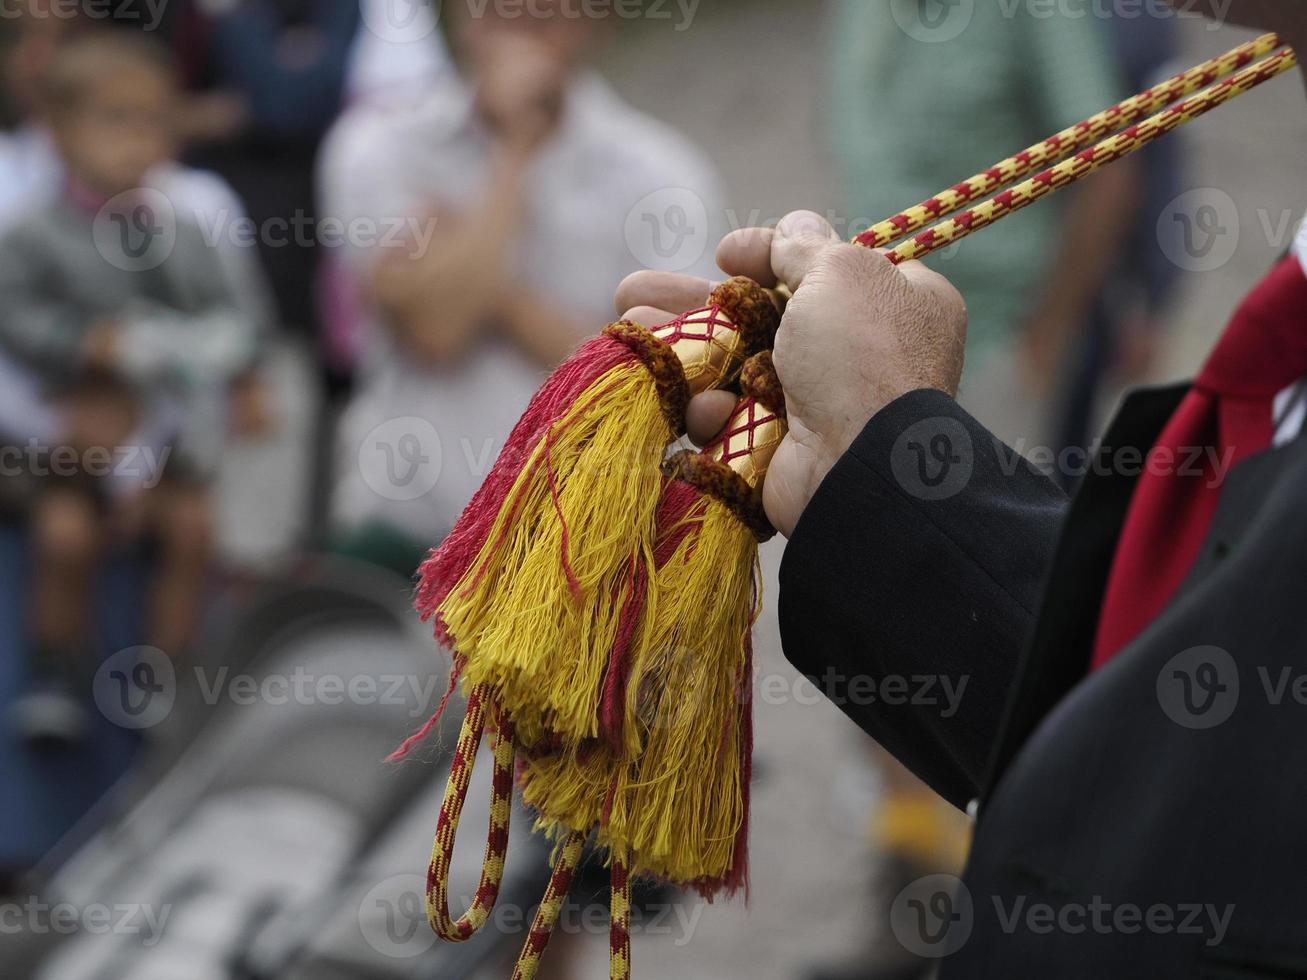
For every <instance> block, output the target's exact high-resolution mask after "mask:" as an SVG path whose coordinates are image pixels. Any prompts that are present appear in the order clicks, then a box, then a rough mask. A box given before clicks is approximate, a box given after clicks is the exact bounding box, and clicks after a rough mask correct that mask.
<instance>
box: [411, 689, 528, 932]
mask: <svg viewBox="0 0 1307 980" xmlns="http://www.w3.org/2000/svg"><path fill="white" fill-rule="evenodd" d="M488 712H494V715H495V747H494V755H495V770H494V777H493V780H492V783H493V785H492V789H491V793H490V826H489V829H488V831H487V833H486V853H485V858H484V859H483V861H482V864H481V881H480V883H479V884H478V885H477V891H476V897H475V898H473V900H472V905H471V907H469V908H468V910H467V912H465V913H464V914H463V916H462V917H461V918H459V919H458V920H454V919H453V918H452V917H451V916H450V914H449V869H450V865H451V864H452V863H453V858H454V837H455V835H456V834H457V833H458V820H459V817H460V816H461V814H462V812H463V804H464V803H465V802H466V801H467V791H468V785H469V784H470V783H471V780H472V767H473V766H474V765H475V764H476V756H477V750H478V749H479V748H480V747H481V738H482V735H483V734H484V733H485V728H486V716H487V713H488ZM513 756H514V746H513V729H512V726H511V724H510V723H509V721H508V719H507V718H506V717H505V716H504V713H503V711H501V710H500V709H499V708H498V707H497V706H496V705H495V703H494V701H493V699H492V696H491V692H490V689H489V687H487V686H485V685H480V686H478V687H475V688H473V689H472V692H471V693H470V694H469V695H468V699H467V713H466V714H465V715H464V716H463V729H462V731H460V732H459V736H458V746H457V747H456V748H455V750H454V759H453V762H451V763H450V767H449V781H448V782H447V783H446V784H445V798H444V800H443V802H442V803H441V805H440V819H439V821H438V822H437V823H436V837H435V841H434V843H433V844H432V846H431V865H430V867H429V868H428V869H427V921H428V922H430V923H431V928H432V929H433V930H434V931H435V933H436V935H438V936H439V937H440V938H441V939H444V940H446V941H448V942H452V943H461V942H464V941H466V940H468V939H471V938H472V937H473V936H475V935H476V934H477V932H479V931H480V929H481V927H482V926H484V925H485V924H486V922H488V921H489V919H490V913H491V911H493V909H494V907H495V902H496V900H497V899H498V898H499V888H500V884H501V883H502V882H503V879H504V855H505V853H506V852H507V851H508V821H509V817H510V816H511V814H512V809H513Z"/></svg>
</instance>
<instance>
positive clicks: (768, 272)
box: [717, 228, 776, 289]
mask: <svg viewBox="0 0 1307 980" xmlns="http://www.w3.org/2000/svg"><path fill="white" fill-rule="evenodd" d="M775 236H776V232H775V230H774V229H772V228H740V229H738V230H736V231H733V232H731V233H730V234H729V235H727V236H726V237H725V238H723V239H722V243H721V244H720V245H718V246H717V265H718V267H719V268H720V269H721V270H722V271H723V272H725V273H727V274H728V275H732V276H748V277H749V278H750V279H752V280H753V281H754V282H756V283H757V284H758V285H759V286H763V287H765V288H768V289H770V288H772V287H774V286H775V285H776V273H775V272H773V271H772V266H771V249H772V240H773V239H774V238H775Z"/></svg>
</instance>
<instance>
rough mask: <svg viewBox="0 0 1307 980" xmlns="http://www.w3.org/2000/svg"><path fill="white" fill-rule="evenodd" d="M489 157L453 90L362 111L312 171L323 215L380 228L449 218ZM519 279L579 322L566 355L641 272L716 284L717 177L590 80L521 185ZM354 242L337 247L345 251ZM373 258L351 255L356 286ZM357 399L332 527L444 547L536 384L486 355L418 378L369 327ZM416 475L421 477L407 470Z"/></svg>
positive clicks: (345, 438) (347, 421)
mask: <svg viewBox="0 0 1307 980" xmlns="http://www.w3.org/2000/svg"><path fill="white" fill-rule="evenodd" d="M489 150H490V142H489V138H488V136H487V134H486V133H485V132H484V130H483V128H482V126H481V124H480V122H479V120H478V119H477V117H476V115H475V112H474V110H473V106H472V102H471V98H470V95H469V93H468V92H467V91H466V88H465V86H464V85H463V84H462V82H461V81H459V80H451V81H450V82H449V84H447V85H444V86H441V87H440V88H438V89H437V90H435V91H432V92H430V93H428V94H426V95H424V96H423V97H422V98H421V99H420V100H417V101H415V102H413V103H411V104H409V105H407V106H398V107H395V106H392V107H359V108H357V109H355V110H353V111H351V112H350V113H348V114H347V115H346V116H345V117H343V118H342V119H341V120H340V122H338V123H337V125H336V127H335V129H334V130H333V132H332V133H331V134H330V135H329V136H328V140H327V143H326V146H325V147H324V150H323V155H322V159H321V170H322V173H321V186H322V188H323V193H324V197H325V200H324V201H323V206H322V208H321V211H322V213H324V214H328V215H332V216H333V217H335V218H338V219H340V220H341V221H343V222H344V223H345V225H346V227H347V228H348V227H350V226H351V225H353V226H355V227H362V226H361V225H358V224H357V222H358V219H360V218H365V217H367V218H372V219H375V220H376V222H377V227H379V228H381V229H383V230H384V229H385V228H386V227H387V226H397V225H398V224H399V223H400V222H402V221H403V220H404V219H406V218H410V217H416V218H419V219H420V218H421V217H422V216H424V215H425V214H427V213H429V211H430V210H431V208H432V207H433V205H435V204H436V203H437V202H439V203H440V204H442V205H444V206H446V207H447V208H449V209H452V210H454V211H457V210H458V209H459V208H461V207H462V206H464V205H466V204H467V203H468V202H471V201H473V200H475V199H476V196H477V195H478V194H479V193H480V192H481V191H482V189H483V188H484V186H485V184H486V176H487V175H486V168H487V161H488V159H489ZM527 179H528V183H529V189H528V193H527V195H526V200H527V201H528V204H527V207H526V210H525V213H523V215H522V219H521V238H520V242H519V248H518V254H517V259H516V265H517V274H518V275H519V276H520V279H521V281H522V282H523V283H524V284H525V285H526V286H527V287H528V288H529V289H530V290H531V291H532V292H535V293H537V294H539V295H542V296H544V297H547V298H548V299H549V300H550V301H551V302H553V303H555V304H557V306H558V307H559V308H560V309H562V310H565V311H568V312H570V313H572V314H573V315H575V316H576V318H577V321H578V323H579V324H580V325H582V332H581V333H579V334H578V336H577V340H578V342H579V341H581V340H582V339H584V338H585V337H586V336H591V335H594V334H596V333H598V331H599V330H600V329H601V328H602V327H603V326H604V325H605V324H607V323H609V322H610V321H611V320H612V319H613V318H614V312H613V308H612V297H613V293H614V290H615V289H616V287H617V284H618V283H619V282H621V280H622V279H623V278H624V277H625V276H626V275H628V274H629V273H631V272H634V271H636V270H637V269H640V268H644V267H646V266H649V265H651V264H658V263H660V262H661V263H662V264H663V266H664V267H665V268H675V269H677V270H683V271H692V272H694V273H696V274H700V275H704V276H710V275H712V274H713V262H712V257H713V249H714V248H715V246H716V243H717V241H718V239H719V237H720V232H722V231H723V230H724V229H722V228H720V227H719V226H718V222H714V221H713V220H712V218H710V216H714V217H717V218H718V219H719V221H720V219H721V217H722V216H723V215H724V212H723V211H722V209H721V205H720V203H719V201H720V196H719V193H718V182H717V177H716V174H715V172H714V170H713V168H712V167H711V165H710V164H709V163H708V162H707V160H706V159H705V157H704V155H703V154H702V153H701V152H700V151H699V150H698V149H697V148H696V147H694V146H693V145H692V144H691V143H689V142H688V141H687V140H686V139H684V138H683V137H681V136H680V135H678V134H677V133H676V132H674V131H673V130H671V129H670V128H668V127H667V126H665V125H663V124H661V123H659V122H656V121H655V120H653V119H651V118H649V117H647V116H645V115H643V114H641V113H639V112H637V111H635V110H634V109H632V108H631V107H630V106H628V105H627V104H625V103H624V102H622V101H621V100H620V99H619V98H618V97H617V95H616V94H615V93H614V92H612V91H611V89H610V88H609V87H608V86H607V84H606V83H605V82H603V81H602V80H601V79H600V78H599V77H598V76H597V75H592V74H587V75H584V76H582V77H581V78H579V79H577V80H576V82H575V83H574V84H573V86H572V89H571V90H570V91H569V94H568V103H567V107H566V110H565V114H564V118H563V120H562V121H561V122H560V125H559V130H558V132H557V133H556V135H555V136H554V137H553V138H552V140H551V141H550V143H549V144H548V145H547V146H545V147H544V148H542V149H541V151H540V152H539V155H538V156H537V158H536V159H535V161H534V163H533V165H532V168H531V172H530V174H529V176H528V178H527ZM347 237H348V235H347ZM380 252H381V249H379V248H376V247H367V246H365V245H361V244H359V243H354V244H347V245H346V248H345V255H346V263H347V266H348V268H349V269H350V270H351V272H352V274H354V275H356V276H358V277H360V279H362V278H363V277H366V275H367V274H368V272H369V270H370V269H371V266H372V263H373V262H375V260H376V258H377V256H378V255H379V254H380ZM365 318H366V320H367V321H368V322H367V323H366V324H365V339H364V351H363V358H362V360H363V363H362V367H361V370H360V386H359V390H358V393H357V395H356V396H355V399H354V401H353V403H352V404H351V405H350V407H349V409H348V411H347V412H346V414H345V417H344V419H343V420H342V425H341V445H340V456H339V459H338V464H339V466H338V469H339V473H338V482H337V487H336V496H335V502H334V510H335V515H336V517H337V519H338V520H339V521H341V522H342V523H343V524H345V525H346V526H355V525H358V524H360V523H363V522H366V521H368V520H384V521H386V522H387V523H390V524H392V525H394V526H396V527H398V528H400V529H402V530H404V531H406V532H408V533H410V534H412V535H415V536H417V537H419V538H421V539H423V540H433V541H434V540H436V539H437V538H439V537H440V536H441V535H443V534H445V533H446V532H447V531H448V530H449V528H450V527H451V525H452V524H453V522H454V520H455V519H456V518H457V517H458V514H459V513H460V512H461V510H462V508H463V506H464V505H465V504H466V503H467V501H468V499H469V498H470V497H471V496H472V494H473V493H474V492H475V491H476V489H477V487H478V486H479V485H480V484H481V481H482V480H483V479H484V477H485V475H486V473H487V472H488V471H489V468H490V466H491V465H492V464H493V462H494V460H495V457H496V456H497V455H498V452H499V449H500V447H501V446H502V445H503V440H504V437H505V436H506V435H507V433H508V431H509V430H510V429H511V428H512V426H513V424H514V423H515V422H516V421H517V419H518V418H519V416H520V415H521V413H522V410H523V409H524V408H525V406H526V403H527V400H528V399H529V398H530V396H531V394H532V393H533V392H534V391H535V390H536V389H537V388H538V387H539V386H540V384H541V382H542V381H543V380H544V378H545V377H546V376H547V374H548V371H547V370H546V369H545V368H544V367H542V366H540V365H539V364H537V363H535V362H534V361H532V360H531V359H530V358H529V357H527V356H526V355H525V354H524V353H523V352H522V351H520V350H519V349H518V348H517V347H515V346H514V345H512V344H511V343H509V342H507V341H504V340H501V339H486V340H482V341H481V342H479V343H478V344H477V345H476V346H475V348H474V349H473V350H472V351H471V352H470V353H469V354H467V355H466V356H464V357H463V358H462V359H460V360H459V361H458V362H457V363H456V364H451V365H450V366H448V367H443V368H432V367H429V366H426V365H421V364H416V363H414V362H413V360H412V359H411V358H410V357H408V356H407V355H406V353H405V351H404V350H403V349H402V348H401V347H399V346H397V344H396V343H395V342H394V340H393V338H392V336H391V334H390V331H389V329H388V328H387V327H386V326H385V325H384V324H381V323H379V322H377V318H376V313H375V311H371V310H369V311H366V312H365ZM416 460H420V461H421V462H420V463H415V462H414V461H416Z"/></svg>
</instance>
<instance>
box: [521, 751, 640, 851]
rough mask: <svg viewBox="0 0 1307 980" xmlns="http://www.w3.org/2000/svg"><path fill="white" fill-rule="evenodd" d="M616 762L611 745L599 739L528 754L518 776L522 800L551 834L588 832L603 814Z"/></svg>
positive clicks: (542, 826)
mask: <svg viewBox="0 0 1307 980" xmlns="http://www.w3.org/2000/svg"><path fill="white" fill-rule="evenodd" d="M616 765H617V763H616V761H615V760H614V757H613V753H612V751H611V749H609V747H608V745H607V744H606V743H604V742H598V741H594V742H587V743H585V744H584V745H574V744H572V745H565V746H563V747H561V748H559V749H557V750H555V751H552V752H548V753H540V754H533V755H528V756H526V757H525V758H524V759H523V761H522V767H521V770H520V776H519V779H518V783H519V785H520V786H521V788H522V801H523V802H524V803H525V804H526V805H527V806H529V807H530V808H531V809H533V810H535V811H536V814H537V815H538V819H537V822H536V825H537V827H539V828H541V829H543V830H545V831H546V832H548V833H549V834H550V835H551V836H555V837H557V836H559V835H562V834H565V833H567V832H570V831H573V830H582V831H586V832H589V831H590V830H591V829H592V828H593V827H595V826H596V825H597V824H598V823H599V821H600V819H601V818H602V817H603V808H604V801H605V800H606V799H607V797H608V791H609V788H610V787H611V786H612V782H613V774H614V772H615V771H616Z"/></svg>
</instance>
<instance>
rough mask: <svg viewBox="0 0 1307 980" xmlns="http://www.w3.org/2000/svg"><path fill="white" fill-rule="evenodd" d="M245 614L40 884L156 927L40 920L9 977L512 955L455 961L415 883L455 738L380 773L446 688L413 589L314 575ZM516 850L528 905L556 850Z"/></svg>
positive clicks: (448, 961)
mask: <svg viewBox="0 0 1307 980" xmlns="http://www.w3.org/2000/svg"><path fill="white" fill-rule="evenodd" d="M232 600H233V597H232V596H228V603H229V608H228V609H227V615H226V616H225V617H223V619H222V633H221V635H220V636H216V637H214V638H213V642H212V643H211V644H210V645H209V646H208V647H207V648H206V652H205V653H204V655H203V656H202V657H201V658H199V659H198V660H197V662H196V663H194V664H193V665H192V669H188V670H186V671H179V672H178V674H177V680H176V685H175V692H172V693H173V694H175V703H174V704H173V706H172V709H171V711H170V713H169V714H168V716H167V718H166V719H165V720H164V721H162V722H161V723H160V725H159V729H158V736H159V737H158V738H157V739H155V740H153V744H152V746H151V749H152V750H151V752H150V753H149V757H148V759H147V761H146V763H145V765H144V766H143V767H142V771H141V773H140V775H139V776H138V778H137V780H136V784H135V786H134V787H132V788H130V789H126V788H125V789H124V790H123V792H122V793H120V794H118V797H117V798H116V799H115V800H114V801H113V802H112V803H111V804H110V805H109V806H107V807H106V808H105V813H104V816H105V819H104V820H103V822H102V824H101V827H99V828H96V831H95V832H94V833H93V834H91V835H90V836H86V835H83V836H82V839H81V840H80V841H79V842H76V843H75V849H73V847H65V848H61V852H60V853H59V854H58V855H57V856H56V857H54V858H53V859H52V860H51V861H50V862H49V866H50V868H51V869H54V870H52V872H51V873H50V874H48V875H47V874H41V875H39V876H38V877H39V878H40V879H43V880H36V881H33V882H31V884H32V885H34V886H35V887H34V888H32V891H31V896H32V897H34V898H36V899H37V901H38V902H39V903H40V904H41V905H42V906H43V907H46V908H49V907H52V906H54V905H56V904H57V903H61V902H62V903H67V905H66V906H65V907H67V908H72V909H77V910H87V909H93V908H96V907H98V906H101V905H106V906H109V907H111V908H117V909H126V908H128V907H130V908H132V909H134V910H136V912H137V913H138V914H137V916H136V917H135V918H134V919H133V920H132V923H133V924H135V925H136V926H138V927H139V930H138V931H131V930H128V929H120V930H113V931H108V932H106V931H101V930H97V929H95V928H92V927H91V924H90V923H89V921H88V922H86V923H83V925H86V926H87V928H84V929H79V930H76V931H74V932H72V933H68V930H66V929H65V930H60V931H62V932H64V933H68V934H65V935H62V936H60V935H50V934H47V935H42V934H40V930H39V924H38V928H37V929H28V930H27V931H26V932H25V933H24V934H21V935H16V936H13V937H8V939H7V941H11V942H12V947H11V949H10V950H8V951H7V956H6V964H5V971H4V975H5V977H6V978H7V980H10V978H17V977H38V978H47V980H79V978H95V980H124V978H132V980H145V978H147V977H168V978H169V980H201V978H203V980H220V978H221V980H238V978H240V980H252V978H273V977H277V978H287V977H304V978H313V980H323V978H326V977H341V978H345V977H348V978H351V980H391V978H394V980H400V978H408V977H418V976H441V977H451V978H452V977H466V976H469V975H471V974H472V973H473V972H475V971H476V970H477V969H478V968H479V967H480V966H481V965H483V964H484V963H486V962H487V961H488V960H494V959H496V958H497V957H499V956H506V955H508V954H509V953H510V952H512V953H515V952H516V949H517V947H518V946H519V945H520V943H521V941H522V936H521V934H520V928H519V927H514V926H505V927H504V928H503V929H502V930H500V929H496V928H491V929H487V930H485V932H484V934H483V935H482V936H479V937H478V940H479V941H474V942H471V943H467V944H464V945H460V946H447V945H444V944H439V943H437V942H436V939H435V936H434V935H433V934H432V933H431V931H430V929H429V927H428V926H427V924H426V920H425V914H424V912H423V908H422V888H423V885H422V883H423V879H422V877H421V874H420V872H421V870H422V869H423V867H424V866H425V861H426V855H427V853H428V852H429V848H430V832H431V821H430V814H431V812H432V810H433V809H435V808H436V807H437V806H438V805H439V798H440V792H441V790H442V788H443V785H444V779H445V775H446V772H447V763H448V758H449V749H450V748H451V747H452V745H453V744H454V741H455V739H454V737H453V732H451V731H447V730H443V731H442V732H441V733H440V737H439V738H438V739H433V740H432V742H431V744H430V745H428V746H424V748H423V750H422V755H423V756H424V758H425V761H417V760H414V761H412V762H409V763H406V764H404V765H402V766H397V767H396V766H385V765H383V764H382V761H381V760H382V758H383V757H384V756H385V755H386V753H387V752H389V751H390V750H391V749H392V748H393V747H394V746H395V745H396V744H397V743H398V741H399V740H400V739H402V738H403V736H404V735H405V734H407V733H408V731H409V730H411V728H412V727H413V726H415V725H416V724H417V723H418V722H419V721H420V720H421V719H422V718H424V717H426V715H427V714H428V713H429V712H430V711H431V710H432V709H433V707H434V703H435V700H436V699H438V698H439V695H440V692H441V691H443V690H444V686H445V682H444V677H443V676H441V674H440V669H439V661H437V660H435V659H434V658H433V657H432V655H431V649H430V641H429V638H428V636H427V631H426V629H425V628H424V627H422V626H421V625H420V624H419V623H418V622H417V621H416V618H415V617H413V615H412V613H411V611H410V610H409V606H408V601H407V598H406V584H405V583H404V582H403V581H402V580H398V579H395V578H393V577H391V576H390V575H387V574H384V573H381V572H378V571H375V570H371V569H368V568H365V567H360V566H355V565H352V564H349V563H343V562H338V561H327V560H316V561H314V562H311V563H308V564H305V565H304V566H302V567H301V569H300V570H299V571H298V572H297V573H296V574H294V575H293V576H291V577H289V578H288V579H287V580H285V581H284V582H281V583H278V584H276V585H272V586H268V587H266V588H264V589H263V590H261V591H260V592H259V593H258V594H256V595H254V596H252V597H250V598H248V599H246V600H244V601H235V602H233V601H232ZM363 653H365V654H366V656H361V654H363ZM433 668H434V669H433ZM395 680H399V681H403V682H404V683H403V684H402V685H401V684H394V683H393V681H395ZM328 683H330V686H327V685H328ZM251 690H253V691H257V692H259V693H258V694H257V695H256V696H252V697H251V696H248V692H249V691H251ZM241 692H245V693H241ZM479 768H480V771H479V773H474V779H475V778H477V776H478V775H479V776H480V777H483V778H485V779H487V780H488V778H489V775H490V768H489V767H488V766H483V767H479ZM483 795H485V794H483ZM466 819H468V820H469V821H470V822H481V821H482V820H483V819H484V814H482V813H477V812H469V813H468V814H467V815H466ZM514 824H515V827H514V830H513V833H514V834H515V835H520V836H522V837H524V838H525V837H528V836H529V826H530V825H529V821H528V820H525V819H520V818H519V819H517V820H515V821H514ZM69 843H70V844H73V843H74V842H69ZM519 846H520V847H522V850H520V851H518V854H519V855H520V857H521V860H519V861H517V862H515V863H514V865H513V866H512V867H510V868H509V869H508V877H507V878H506V880H505V885H504V894H503V898H502V904H503V905H504V906H515V907H517V908H519V909H524V908H525V907H526V903H527V902H528V901H529V900H530V897H531V896H534V895H536V894H538V893H539V889H541V888H543V886H544V879H545V877H547V874H548V866H547V863H546V861H545V858H544V853H543V845H538V846H534V847H532V846H529V845H525V842H523V843H522V844H519ZM472 850H474V849H469V856H470V857H473V858H475V857H478V856H479V855H477V854H473V853H471V852H472ZM461 867H462V866H461V864H458V865H456V870H459V871H460V874H461ZM467 885H468V882H465V881H464V878H463V877H460V879H459V887H460V889H462V888H464V887H466V886H467ZM515 928H517V929H518V931H516V932H515V931H514V930H515Z"/></svg>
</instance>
